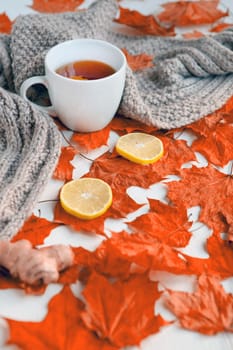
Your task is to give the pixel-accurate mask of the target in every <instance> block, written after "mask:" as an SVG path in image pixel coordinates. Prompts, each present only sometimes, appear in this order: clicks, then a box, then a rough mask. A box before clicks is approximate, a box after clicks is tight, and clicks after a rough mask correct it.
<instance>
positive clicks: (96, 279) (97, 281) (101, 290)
mask: <svg viewBox="0 0 233 350" xmlns="http://www.w3.org/2000/svg"><path fill="white" fill-rule="evenodd" d="M160 294H161V292H159V291H158V284H157V282H152V281H150V280H149V279H148V277H147V276H145V275H138V276H133V277H131V278H130V279H129V280H127V281H124V282H122V281H116V282H113V283H111V282H109V281H108V280H107V279H106V278H104V277H103V276H101V275H98V274H96V273H93V274H92V275H91V276H90V278H89V281H88V284H87V285H86V287H85V289H84V291H83V295H84V298H85V301H86V304H87V307H86V310H85V311H83V312H82V319H83V321H84V323H85V325H86V326H87V327H88V328H89V329H90V330H92V331H95V332H96V333H97V334H98V335H99V336H100V338H102V339H107V340H108V341H109V342H110V343H111V344H113V345H115V346H119V347H123V346H127V345H134V344H135V345H137V344H139V343H140V341H141V340H142V339H143V338H145V337H146V336H148V335H150V334H152V333H155V332H158V331H159V329H160V327H162V326H164V325H166V324H167V322H166V321H165V320H163V318H162V317H161V316H160V315H158V316H155V315H154V303H155V301H156V300H158V299H159V297H160ZM126 320H127V322H126Z"/></svg>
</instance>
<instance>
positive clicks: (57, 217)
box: [54, 202, 106, 235]
mask: <svg viewBox="0 0 233 350" xmlns="http://www.w3.org/2000/svg"><path fill="white" fill-rule="evenodd" d="M105 218H106V216H105V214H103V215H102V216H100V217H99V218H96V219H93V220H82V219H79V218H77V217H75V216H73V215H70V214H68V213H67V212H66V211H65V210H64V209H63V208H62V206H61V204H60V203H59V202H58V203H57V204H56V206H55V210H54V222H56V223H62V224H65V225H68V226H70V227H71V228H73V229H74V230H76V231H84V232H87V233H88V232H89V233H96V234H99V235H105V233H104V220H105Z"/></svg>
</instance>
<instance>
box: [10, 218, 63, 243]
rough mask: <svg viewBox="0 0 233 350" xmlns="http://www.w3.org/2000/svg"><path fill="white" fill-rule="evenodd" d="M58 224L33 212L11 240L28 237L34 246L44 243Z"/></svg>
mask: <svg viewBox="0 0 233 350" xmlns="http://www.w3.org/2000/svg"><path fill="white" fill-rule="evenodd" d="M57 226H58V224H56V223H54V222H51V221H48V220H47V219H44V218H40V217H38V216H35V215H34V214H32V215H31V216H30V217H29V219H28V220H27V221H25V223H24V225H23V227H22V228H21V230H20V231H19V232H18V233H17V234H16V235H15V236H14V237H13V238H12V240H11V242H16V241H19V240H20V239H27V240H28V241H30V242H31V243H32V245H33V246H37V245H40V244H43V243H44V239H45V238H46V237H47V236H48V235H49V234H50V232H51V231H52V230H53V229H54V228H56V227H57Z"/></svg>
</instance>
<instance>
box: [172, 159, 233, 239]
mask: <svg viewBox="0 0 233 350" xmlns="http://www.w3.org/2000/svg"><path fill="white" fill-rule="evenodd" d="M180 175H181V180H180V181H172V182H169V183H167V186H168V197H169V198H170V199H171V201H172V202H173V203H174V204H176V205H177V206H179V203H180V202H182V203H183V204H184V205H185V206H186V207H187V208H188V207H192V206H197V205H200V207H201V212H200V217H199V220H200V221H202V222H204V223H206V224H207V225H208V226H209V227H211V228H213V229H215V230H217V231H219V232H224V229H225V221H224V220H223V218H224V217H225V218H227V222H228V224H232V196H233V179H232V174H229V175H225V174H223V173H221V172H220V171H218V170H216V169H214V168H213V167H211V166H210V165H208V166H207V167H204V168H196V167H195V166H193V167H192V168H190V169H183V170H181V173H180ZM207 193H208V195H207Z"/></svg>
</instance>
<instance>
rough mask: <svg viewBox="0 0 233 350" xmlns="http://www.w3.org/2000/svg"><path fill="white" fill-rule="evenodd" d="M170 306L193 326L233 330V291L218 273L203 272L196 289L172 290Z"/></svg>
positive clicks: (209, 330) (210, 330)
mask: <svg viewBox="0 0 233 350" xmlns="http://www.w3.org/2000/svg"><path fill="white" fill-rule="evenodd" d="M167 306H168V307H169V309H170V310H171V311H172V312H173V313H174V314H175V315H176V316H177V317H178V319H179V322H180V324H181V326H182V327H184V328H187V329H189V330H193V331H197V332H200V333H203V334H208V335H212V334H216V333H218V332H222V331H228V332H233V312H232V310H233V295H232V294H228V293H226V292H225V291H224V289H223V287H222V285H221V284H220V280H219V279H218V278H216V277H210V276H207V275H202V276H200V277H199V279H198V286H197V290H196V292H194V293H186V292H175V291H171V290H170V291H169V297H168V299H167Z"/></svg>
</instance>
